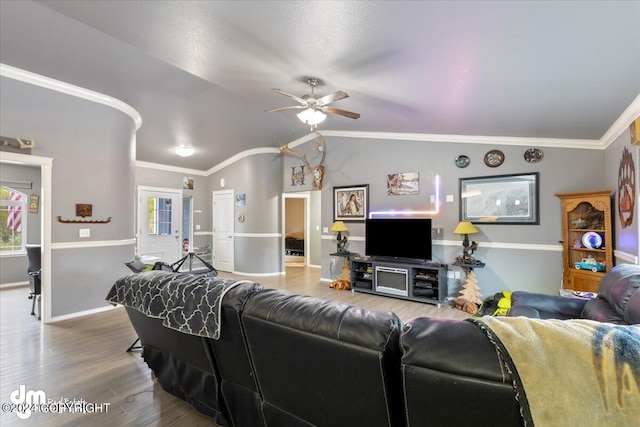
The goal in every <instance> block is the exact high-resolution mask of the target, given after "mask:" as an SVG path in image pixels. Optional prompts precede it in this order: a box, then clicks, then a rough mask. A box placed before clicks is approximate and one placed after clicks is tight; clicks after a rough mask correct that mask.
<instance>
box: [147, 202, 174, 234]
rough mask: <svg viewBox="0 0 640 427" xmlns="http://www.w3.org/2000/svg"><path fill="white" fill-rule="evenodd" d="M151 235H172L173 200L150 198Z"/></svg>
mask: <svg viewBox="0 0 640 427" xmlns="http://www.w3.org/2000/svg"><path fill="white" fill-rule="evenodd" d="M149 234H150V235H157V236H168V235H170V234H171V199H164V198H162V197H149Z"/></svg>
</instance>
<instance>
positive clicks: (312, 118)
mask: <svg viewBox="0 0 640 427" xmlns="http://www.w3.org/2000/svg"><path fill="white" fill-rule="evenodd" d="M307 83H308V84H309V86H310V87H311V93H310V94H307V95H303V96H302V97H298V96H295V95H292V94H290V93H288V92H285V91H283V90H280V89H276V88H273V89H271V90H272V91H274V92H276V93H279V94H281V95H284V96H288V97H289V98H292V99H295V100H296V101H298V102H299V103H300V105H293V106H290V107H281V108H273V109H271V110H266V112H267V113H274V112H276V111H285V110H304V111H302V112H300V113H298V118H299V119H300V121H302V122H303V123H306V124H308V125H311V130H313V129H314V128H315V127H316V126H317V125H318V123H321V122H322V121H323V120H324V119H325V118H326V114H325V113H329V114H337V115H340V116H344V117H349V118H350V119H357V118H359V117H360V114H358V113H353V112H351V111H347V110H341V109H340V108H334V107H329V106H328V105H329V104H331V103H332V102H335V101H339V100H341V99H344V98H348V97H349V95H348V94H347V93H346V92H343V91H341V90H339V91H337V92H334V93H332V94H329V95H325V96H323V97H320V98H318V97H317V96H316V95H315V93H314V89H315V87H316V86H318V79H315V78H309V79H307Z"/></svg>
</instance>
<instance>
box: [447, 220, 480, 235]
mask: <svg viewBox="0 0 640 427" xmlns="http://www.w3.org/2000/svg"><path fill="white" fill-rule="evenodd" d="M477 232H478V229H477V228H476V227H475V226H474V225H473V224H471V223H470V222H469V221H460V222H459V223H458V226H457V227H456V229H455V230H453V233H454V234H474V233H477Z"/></svg>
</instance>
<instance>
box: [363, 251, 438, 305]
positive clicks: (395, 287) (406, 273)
mask: <svg viewBox="0 0 640 427" xmlns="http://www.w3.org/2000/svg"><path fill="white" fill-rule="evenodd" d="M351 289H352V290H353V291H358V292H366V293H370V294H376V295H384V296H391V297H395V298H402V299H407V300H411V301H418V302H427V303H431V304H436V305H437V306H438V307H440V304H442V303H443V302H444V301H446V299H447V296H448V288H447V265H446V264H436V263H418V262H415V263H414V262H411V261H406V262H401V261H398V262H396V261H386V260H384V261H383V260H376V259H362V258H352V259H351Z"/></svg>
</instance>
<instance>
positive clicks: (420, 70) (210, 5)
mask: <svg viewBox="0 0 640 427" xmlns="http://www.w3.org/2000/svg"><path fill="white" fill-rule="evenodd" d="M0 62H1V63H2V64H6V65H10V66H13V67H17V68H20V69H24V70H27V71H30V72H33V73H37V74H41V75H44V76H47V77H50V78H53V79H57V80H61V81H64V82H67V83H70V84H73V85H77V86H80V87H83V88H87V89H90V90H93V91H96V92H100V93H103V94H106V95H109V96H112V97H114V98H117V99H119V100H121V101H123V102H125V103H127V104H129V105H130V106H131V107H133V108H134V109H136V110H137V111H138V112H139V113H140V115H141V116H142V127H141V128H140V129H139V131H138V133H137V143H138V145H137V158H138V160H142V161H147V162H153V163H160V164H167V165H174V166H180V167H186V168H191V169H197V170H207V169H209V168H211V167H213V166H215V165H217V164H219V163H220V162H223V161H224V160H226V159H228V158H229V157H231V156H233V155H235V154H238V153H240V152H242V151H245V150H249V149H252V148H257V147H277V146H278V145H280V144H282V143H283V142H285V141H286V140H287V139H288V138H297V137H300V136H303V135H306V134H307V133H308V132H309V127H308V126H307V125H304V124H302V123H301V122H300V121H299V120H298V119H297V118H296V116H295V113H296V112H298V111H296V110H293V111H283V112H277V113H265V110H267V109H271V108H277V107H285V106H288V105H294V104H295V101H294V100H292V99H290V98H287V97H284V96H282V95H279V94H277V93H275V92H273V91H271V88H279V89H282V90H284V91H286V92H290V93H293V94H296V95H299V96H302V95H304V94H306V93H309V87H308V86H307V85H306V83H305V82H306V79H307V78H308V77H317V78H319V79H320V81H321V85H320V86H319V87H318V88H317V89H316V93H317V94H319V95H324V94H329V93H332V92H335V91H337V90H343V91H345V92H347V93H348V94H349V97H348V98H346V99H343V100H340V101H338V102H336V103H334V104H333V105H332V106H334V107H336V108H341V109H345V110H349V111H354V112H357V113H360V114H361V117H360V118H359V119H357V120H354V119H350V118H345V117H341V116H336V115H329V117H328V118H327V119H326V120H325V122H323V123H322V124H321V125H320V126H319V128H318V129H319V130H320V131H322V130H335V131H364V132H392V133H417V134H442V135H463V136H487V137H514V138H549V139H551V140H599V139H600V138H602V137H603V135H604V134H605V132H607V130H608V129H609V128H610V127H611V126H612V124H613V123H614V122H615V121H616V119H618V117H620V116H621V114H622V113H623V112H624V111H625V109H627V108H628V107H629V106H630V105H631V104H632V103H633V102H634V100H635V99H636V98H637V97H638V95H639V94H640V2H637V1H589V2H579V1H575V2H574V1H553V2H551V1H492V2H485V1H469V2H465V1H455V2H452V1H375V2H374V1H134V0H129V1H82V0H73V1H64V0H47V1H35V2H34V1H7V0H2V1H1V2H0ZM0 114H1V112H0ZM181 144H186V145H191V146H193V147H194V148H195V149H196V154H195V155H194V156H191V157H188V158H181V157H178V156H176V155H175V154H174V153H173V151H172V150H173V148H175V147H176V146H178V145H181Z"/></svg>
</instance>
